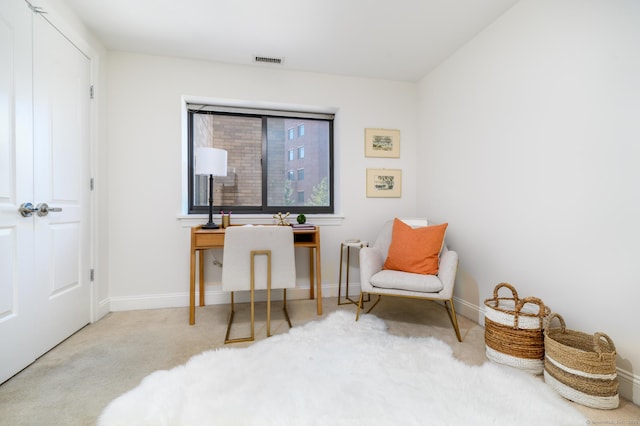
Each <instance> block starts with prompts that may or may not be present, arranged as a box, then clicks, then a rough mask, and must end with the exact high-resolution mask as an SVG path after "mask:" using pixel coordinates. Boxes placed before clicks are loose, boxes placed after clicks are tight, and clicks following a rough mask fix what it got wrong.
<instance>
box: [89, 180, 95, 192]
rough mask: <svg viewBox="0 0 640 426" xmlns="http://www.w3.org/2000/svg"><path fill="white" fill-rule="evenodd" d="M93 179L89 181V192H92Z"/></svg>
mask: <svg viewBox="0 0 640 426" xmlns="http://www.w3.org/2000/svg"><path fill="white" fill-rule="evenodd" d="M93 187H94V185H93V178H91V179H89V190H91V191H93Z"/></svg>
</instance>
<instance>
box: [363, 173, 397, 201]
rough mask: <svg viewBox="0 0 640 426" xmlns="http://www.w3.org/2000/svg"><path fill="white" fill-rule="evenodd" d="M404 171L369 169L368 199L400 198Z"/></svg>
mask: <svg viewBox="0 0 640 426" xmlns="http://www.w3.org/2000/svg"><path fill="white" fill-rule="evenodd" d="M401 195H402V170H400V169H367V197H385V198H400V196H401Z"/></svg>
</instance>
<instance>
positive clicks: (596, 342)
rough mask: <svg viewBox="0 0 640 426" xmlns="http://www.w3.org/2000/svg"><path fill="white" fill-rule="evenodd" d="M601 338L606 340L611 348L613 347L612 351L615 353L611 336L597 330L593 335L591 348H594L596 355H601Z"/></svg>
mask: <svg viewBox="0 0 640 426" xmlns="http://www.w3.org/2000/svg"><path fill="white" fill-rule="evenodd" d="M602 339H604V340H606V341H607V343H609V345H610V346H611V349H613V353H615V352H616V345H614V344H613V340H611V338H610V337H609V336H607V335H606V334H605V333H602V332H597V333H594V335H593V348H594V349H595V350H596V352H598V355H600V356H602V346H601V344H602Z"/></svg>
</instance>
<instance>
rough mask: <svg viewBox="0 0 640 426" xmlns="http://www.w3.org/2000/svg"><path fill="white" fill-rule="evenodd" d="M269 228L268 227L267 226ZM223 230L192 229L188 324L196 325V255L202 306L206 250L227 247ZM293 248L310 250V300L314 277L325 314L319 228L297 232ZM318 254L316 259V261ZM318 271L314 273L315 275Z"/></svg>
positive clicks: (319, 312) (319, 313)
mask: <svg viewBox="0 0 640 426" xmlns="http://www.w3.org/2000/svg"><path fill="white" fill-rule="evenodd" d="M266 226H269V225H266ZM224 232H225V231H224V229H202V225H200V226H196V227H193V228H191V274H190V277H189V324H190V325H193V324H195V322H196V253H197V254H198V276H199V289H200V306H204V251H205V250H207V249H212V248H222V247H224ZM293 245H294V247H307V248H308V249H309V298H310V299H313V297H314V291H313V286H314V278H315V283H316V285H317V288H318V291H317V294H316V298H317V310H318V315H322V284H321V279H320V269H321V268H320V265H321V263H320V227H318V226H316V228H315V229H294V230H293ZM314 251H315V258H314ZM314 271H315V274H314Z"/></svg>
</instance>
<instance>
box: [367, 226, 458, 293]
mask: <svg viewBox="0 0 640 426" xmlns="http://www.w3.org/2000/svg"><path fill="white" fill-rule="evenodd" d="M447 225H448V224H447V223H443V224H440V225H433V226H423V227H420V228H412V227H411V226H409V225H407V224H406V223H404V222H402V221H401V220H400V219H397V218H396V219H394V221H393V231H392V236H391V245H390V246H389V252H388V253H387V259H386V260H385V262H384V269H391V270H395V271H403V272H411V273H414V274H423V275H436V274H437V273H438V261H439V255H440V251H441V250H442V245H443V242H444V234H445V232H446V230H447ZM374 285H376V284H375V283H374ZM436 291H437V290H436Z"/></svg>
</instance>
